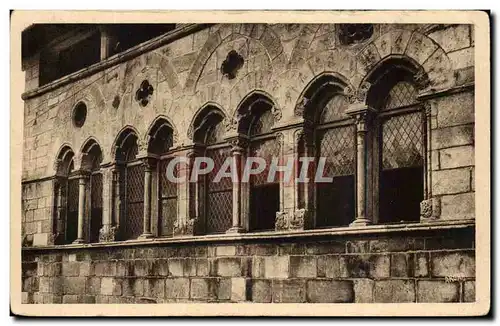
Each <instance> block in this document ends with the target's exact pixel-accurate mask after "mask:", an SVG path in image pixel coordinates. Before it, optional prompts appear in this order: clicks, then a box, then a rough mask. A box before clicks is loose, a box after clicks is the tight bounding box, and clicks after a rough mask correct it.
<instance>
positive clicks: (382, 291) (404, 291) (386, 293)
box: [373, 280, 415, 303]
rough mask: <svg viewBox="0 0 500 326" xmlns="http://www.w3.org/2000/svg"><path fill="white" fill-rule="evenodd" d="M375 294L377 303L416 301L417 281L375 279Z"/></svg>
mask: <svg viewBox="0 0 500 326" xmlns="http://www.w3.org/2000/svg"><path fill="white" fill-rule="evenodd" d="M373 295H374V301H375V302H377V303H398V302H415V282H414V281H413V280H381V281H375V287H374V289H373Z"/></svg>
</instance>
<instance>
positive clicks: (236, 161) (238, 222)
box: [227, 137, 248, 233]
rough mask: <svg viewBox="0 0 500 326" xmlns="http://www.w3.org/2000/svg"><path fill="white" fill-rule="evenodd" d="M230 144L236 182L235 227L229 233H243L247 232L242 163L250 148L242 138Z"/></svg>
mask: <svg viewBox="0 0 500 326" xmlns="http://www.w3.org/2000/svg"><path fill="white" fill-rule="evenodd" d="M229 143H230V144H231V146H232V149H231V155H232V159H233V166H232V167H231V171H233V169H234V171H233V173H234V177H235V180H234V181H233V225H232V226H231V228H230V229H229V230H227V233H241V232H245V231H246V230H245V228H244V227H243V223H242V219H243V215H242V195H241V194H242V185H241V176H242V173H243V171H242V169H243V166H242V162H243V156H244V153H245V151H246V147H247V146H248V142H247V140H246V139H243V138H241V137H238V138H235V139H232V140H229Z"/></svg>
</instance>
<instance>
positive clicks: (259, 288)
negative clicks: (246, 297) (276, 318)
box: [250, 279, 272, 303]
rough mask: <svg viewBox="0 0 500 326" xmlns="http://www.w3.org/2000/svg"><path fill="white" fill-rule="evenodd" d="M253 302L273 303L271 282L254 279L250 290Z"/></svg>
mask: <svg viewBox="0 0 500 326" xmlns="http://www.w3.org/2000/svg"><path fill="white" fill-rule="evenodd" d="M250 294H251V300H252V302H260V303H269V302H271V301H272V289H271V281H270V280H262V279H252V280H251V288H250Z"/></svg>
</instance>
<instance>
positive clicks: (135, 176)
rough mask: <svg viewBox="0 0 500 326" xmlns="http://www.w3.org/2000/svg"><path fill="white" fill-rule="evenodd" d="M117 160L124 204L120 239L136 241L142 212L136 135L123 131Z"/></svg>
mask: <svg viewBox="0 0 500 326" xmlns="http://www.w3.org/2000/svg"><path fill="white" fill-rule="evenodd" d="M120 140H121V142H120V145H119V148H118V151H119V152H118V153H117V154H118V155H117V156H118V160H119V161H121V162H120V163H121V164H123V168H122V169H121V171H120V173H121V177H120V180H121V182H120V185H121V187H122V189H121V191H120V193H121V194H122V199H123V200H124V202H125V205H124V206H122V208H123V217H122V221H121V223H123V224H124V225H123V227H121V231H122V238H123V239H124V240H129V239H136V238H137V237H139V236H140V235H141V234H142V232H143V213H144V212H143V210H144V165H143V164H142V162H141V160H139V159H137V154H138V145H137V135H136V134H135V133H133V132H132V131H128V132H127V131H124V134H123V135H121V137H120Z"/></svg>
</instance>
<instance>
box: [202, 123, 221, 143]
mask: <svg viewBox="0 0 500 326" xmlns="http://www.w3.org/2000/svg"><path fill="white" fill-rule="evenodd" d="M224 133H225V130H224V125H223V123H222V121H219V122H217V123H215V124H213V125H211V126H210V127H208V128H207V136H206V137H207V138H206V140H205V144H207V145H211V144H217V143H220V142H222V141H223V140H224Z"/></svg>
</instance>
